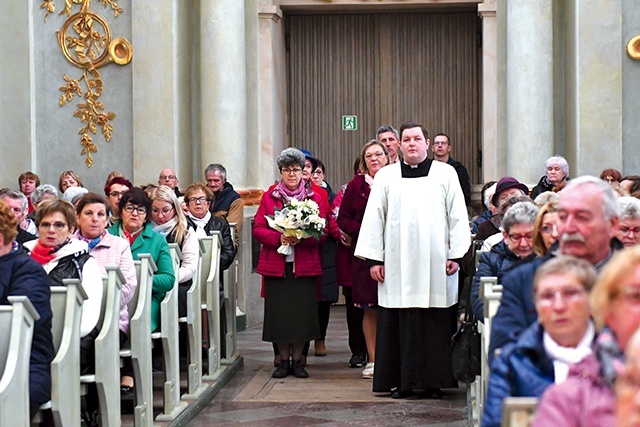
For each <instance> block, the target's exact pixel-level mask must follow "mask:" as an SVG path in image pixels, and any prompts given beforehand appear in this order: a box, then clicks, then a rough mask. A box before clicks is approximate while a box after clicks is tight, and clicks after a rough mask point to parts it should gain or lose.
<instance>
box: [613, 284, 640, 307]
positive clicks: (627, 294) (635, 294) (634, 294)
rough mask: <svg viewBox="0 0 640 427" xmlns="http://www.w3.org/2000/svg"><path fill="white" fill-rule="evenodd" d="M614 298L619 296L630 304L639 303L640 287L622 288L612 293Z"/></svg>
mask: <svg viewBox="0 0 640 427" xmlns="http://www.w3.org/2000/svg"><path fill="white" fill-rule="evenodd" d="M613 297H614V298H621V299H622V300H623V301H625V302H627V303H629V304H631V305H638V304H640V288H637V287H635V288H624V289H621V290H619V291H618V292H617V293H616V294H614V295H613Z"/></svg>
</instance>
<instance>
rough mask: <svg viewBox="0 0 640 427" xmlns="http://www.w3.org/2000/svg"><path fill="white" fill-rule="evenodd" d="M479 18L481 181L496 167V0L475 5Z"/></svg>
mask: <svg viewBox="0 0 640 427" xmlns="http://www.w3.org/2000/svg"><path fill="white" fill-rule="evenodd" d="M478 15H479V16H480V17H481V18H482V180H483V181H484V182H487V181H490V180H493V179H496V177H500V176H501V175H502V171H501V170H500V165H502V164H503V163H502V162H500V159H499V153H501V152H502V150H503V149H504V147H500V144H499V141H498V138H497V135H498V82H497V76H498V69H497V66H498V64H497V31H498V29H497V22H496V2H495V1H487V2H485V3H480V4H478Z"/></svg>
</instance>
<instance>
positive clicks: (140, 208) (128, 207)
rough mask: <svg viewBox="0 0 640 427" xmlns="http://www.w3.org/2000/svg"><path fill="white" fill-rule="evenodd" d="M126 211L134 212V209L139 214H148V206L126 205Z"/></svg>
mask: <svg viewBox="0 0 640 427" xmlns="http://www.w3.org/2000/svg"><path fill="white" fill-rule="evenodd" d="M124 211H125V212H129V213H133V211H136V212H137V213H138V215H146V213H147V208H145V207H144V206H134V205H125V207H124Z"/></svg>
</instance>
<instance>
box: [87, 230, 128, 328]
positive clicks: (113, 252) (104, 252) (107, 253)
mask: <svg viewBox="0 0 640 427" xmlns="http://www.w3.org/2000/svg"><path fill="white" fill-rule="evenodd" d="M78 232H79V231H76V234H77V233H78ZM90 253H91V256H93V257H94V258H95V259H96V261H98V264H99V265H100V271H101V272H102V275H103V276H106V275H107V270H106V268H105V267H107V266H109V265H113V266H116V267H120V271H121V272H122V275H123V276H124V281H125V282H124V283H123V284H122V297H121V300H120V322H119V323H120V330H121V331H122V332H124V333H125V334H129V311H128V309H127V304H128V303H129V301H131V298H133V293H134V292H135V289H136V286H137V285H138V280H137V278H136V268H135V266H134V264H133V257H132V256H131V247H130V246H129V242H127V241H126V240H125V239H123V238H122V237H118V236H114V235H112V234H109V233H107V234H106V235H105V236H104V237H103V238H102V240H100V243H98V244H97V245H96V247H95V248H93V249H91V252H90Z"/></svg>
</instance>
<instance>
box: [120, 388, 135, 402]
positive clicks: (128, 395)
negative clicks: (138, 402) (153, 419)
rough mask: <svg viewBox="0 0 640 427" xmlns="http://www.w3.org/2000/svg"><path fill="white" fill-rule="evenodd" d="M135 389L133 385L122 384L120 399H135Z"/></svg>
mask: <svg viewBox="0 0 640 427" xmlns="http://www.w3.org/2000/svg"><path fill="white" fill-rule="evenodd" d="M133 394H134V389H133V386H131V387H129V386H126V385H121V386H120V399H121V400H133Z"/></svg>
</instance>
